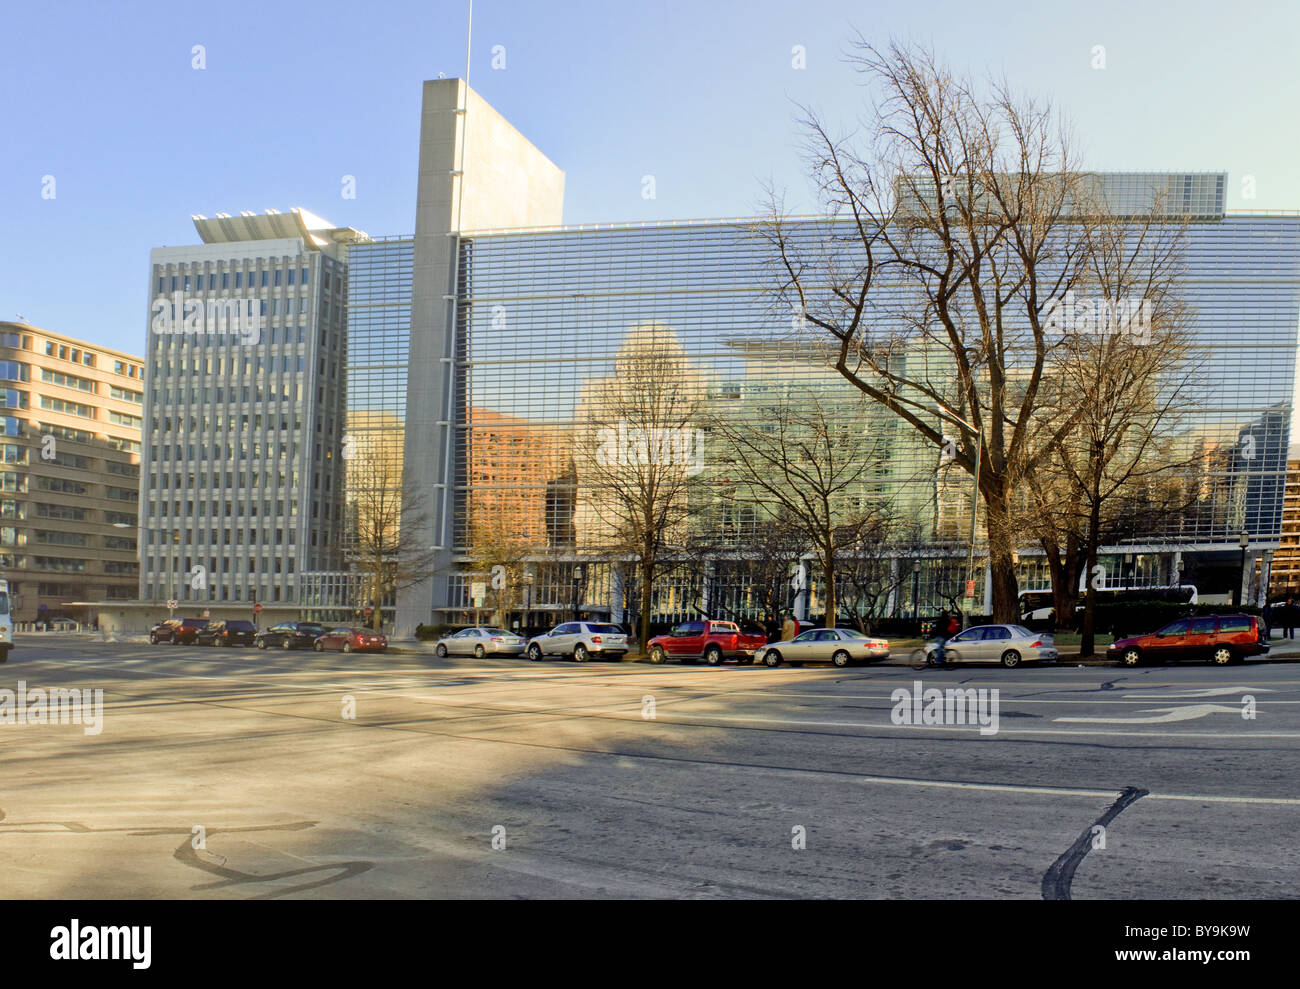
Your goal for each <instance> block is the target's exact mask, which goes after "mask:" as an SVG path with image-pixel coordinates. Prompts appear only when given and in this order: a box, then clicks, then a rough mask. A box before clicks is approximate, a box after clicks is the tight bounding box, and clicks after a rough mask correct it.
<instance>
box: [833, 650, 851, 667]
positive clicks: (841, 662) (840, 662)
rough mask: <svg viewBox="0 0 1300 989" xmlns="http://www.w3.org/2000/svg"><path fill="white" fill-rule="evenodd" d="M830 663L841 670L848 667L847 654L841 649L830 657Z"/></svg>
mask: <svg viewBox="0 0 1300 989" xmlns="http://www.w3.org/2000/svg"><path fill="white" fill-rule="evenodd" d="M831 662H832V663H834V664H835V665H836V666H838V667H840V668H841V669H843V668H844V667H845V666H848V665H849V654H848V653H847V652H845V651H844V650H843V649H841V650H840V651H839V652H837V653H836V654H835V655H834V656H832V657H831Z"/></svg>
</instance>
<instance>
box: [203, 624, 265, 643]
mask: <svg viewBox="0 0 1300 989" xmlns="http://www.w3.org/2000/svg"><path fill="white" fill-rule="evenodd" d="M256 636H257V626H256V625H254V624H253V623H252V622H245V621H237V620H235V621H215V622H208V625H207V628H203V629H200V630H199V632H198V634H197V635H195V636H194V644H195V645H196V646H251V645H252V644H253V639H254V638H255V637H256Z"/></svg>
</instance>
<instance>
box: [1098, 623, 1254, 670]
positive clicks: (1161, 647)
mask: <svg viewBox="0 0 1300 989" xmlns="http://www.w3.org/2000/svg"><path fill="white" fill-rule="evenodd" d="M1266 652H1268V643H1266V642H1264V641H1263V636H1262V635H1261V631H1260V627H1259V619H1257V618H1255V617H1254V616H1253V615H1201V616H1197V617H1195V618H1180V619H1179V620H1178V621H1176V622H1170V623H1169V624H1168V625H1166V626H1165V627H1164V628H1162V629H1160V630H1159V631H1157V632H1152V633H1151V634H1150V635H1135V636H1132V637H1131V638H1127V639H1120V640H1118V641H1117V642H1115V643H1114V644H1113V645H1111V647H1110V648H1109V649H1107V650H1106V655H1107V656H1109V657H1110V658H1111V659H1118V660H1119V661H1120V662H1121V663H1123V664H1124V665H1125V666H1138V665H1139V664H1141V663H1180V662H1194V663H1197V662H1199V663H1204V662H1210V663H1213V664H1214V665H1215V666H1227V665H1228V664H1229V663H1236V662H1240V661H1241V660H1243V659H1245V658H1246V657H1247V656H1260V655H1263V654H1264V653H1266Z"/></svg>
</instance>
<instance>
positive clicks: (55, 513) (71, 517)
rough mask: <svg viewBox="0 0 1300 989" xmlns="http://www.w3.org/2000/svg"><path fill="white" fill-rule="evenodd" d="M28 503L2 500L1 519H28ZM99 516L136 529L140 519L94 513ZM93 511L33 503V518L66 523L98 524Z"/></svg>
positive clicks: (115, 523)
mask: <svg viewBox="0 0 1300 989" xmlns="http://www.w3.org/2000/svg"><path fill="white" fill-rule="evenodd" d="M27 509H28V503H27V502H25V501H14V500H13V499H10V498H6V499H3V500H0V518H6V519H25V518H27V515H28V513H27ZM93 514H94V515H96V516H98V515H100V514H102V515H103V516H104V518H103V521H104V522H107V523H109V524H110V525H116V526H125V527H127V528H131V529H134V528H135V527H136V525H137V524H138V522H139V519H138V518H137V517H136V515H135V514H134V513H128V512H113V511H108V510H105V511H103V512H102V513H101V512H98V511H96V512H94V513H93ZM91 515H92V511H91V510H90V509H88V508H80V507H77V506H74V505H50V504H46V503H44V502H33V503H32V504H31V517H32V518H38V519H60V520H62V521H65V522H92V521H94V522H97V521H99V519H98V518H94V519H92V518H91Z"/></svg>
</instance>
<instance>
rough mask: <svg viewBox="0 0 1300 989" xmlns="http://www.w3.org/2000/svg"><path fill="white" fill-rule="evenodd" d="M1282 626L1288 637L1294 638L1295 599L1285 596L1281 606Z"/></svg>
mask: <svg viewBox="0 0 1300 989" xmlns="http://www.w3.org/2000/svg"><path fill="white" fill-rule="evenodd" d="M1282 628H1283V629H1284V630H1285V632H1286V637H1287V638H1288V639H1294V638H1295V599H1294V598H1287V599H1286V604H1285V605H1283V607H1282Z"/></svg>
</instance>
